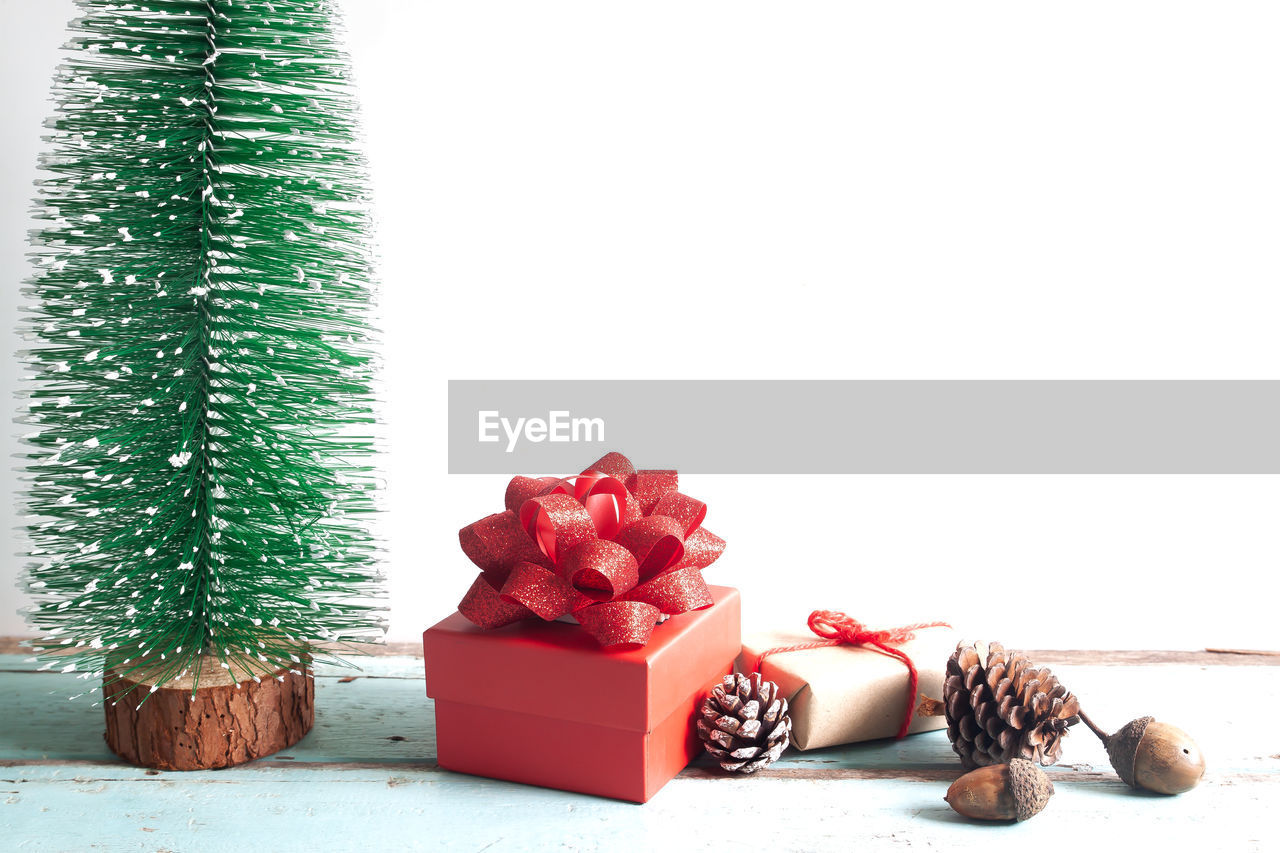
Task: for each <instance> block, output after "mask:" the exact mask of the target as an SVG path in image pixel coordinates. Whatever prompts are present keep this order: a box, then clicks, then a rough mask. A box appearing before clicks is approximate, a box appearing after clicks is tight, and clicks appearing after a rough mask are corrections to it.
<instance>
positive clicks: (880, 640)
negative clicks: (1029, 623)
mask: <svg viewBox="0 0 1280 853" xmlns="http://www.w3.org/2000/svg"><path fill="white" fill-rule="evenodd" d="M950 627H951V625H949V624H948V623H946V622H916V623H915V624H913V625H903V626H902V627H900V628H885V629H882V630H879V631H871V630H868V628H867V626H866V625H863V624H862V623H861V622H859V621H858V620H857V619H854V618H853V617H852V616H849V615H847V614H844V613H841V612H840V611H838V610H815V611H813V612H812V613H810V614H809V630H811V631H813V633H815V634H817V635H818V636H819V637H822V639H821V640H814V641H813V642H810V643H797V644H796V645H794V646H779V647H777V648H773V649H765V650H764V651H763V652H761V653H760V656H759V657H758V658H756V665H755V671H756V672H759V671H760V667H761V665H762V664H763V663H764V659H765V658H767V657H768V656H769V655H776V654H781V653H783V652H799V651H804V650H805V649H820V648H824V647H826V646H846V645H847V646H871V647H873V648H875V649H877V650H878V651H880V652H882V653H883V654H886V655H889V656H890V657H895V658H897V659H898V660H900V661H902V662H903V664H905V665H906V667H907V675H908V688H907V709H906V712H905V713H904V714H903V715H902V725H900V726H899V727H898V734H897V735H896V736H895V737H897V738H899V739H901V738H904V737H906V736H907V729H908V728H909V727H910V726H911V716H912V711H913V710H914V709H915V707H916V696H917V694H918V693H919V688H920V673H918V672H917V671H916V665H915V663H914V662H913V661H912V660H911V657H910V656H909V655H908V654H907V653H906V652H904V651H902V649H899V648H895V646H900V645H902V644H903V643H905V642H907V641H909V640H913V639H915V636H916V633H915V632H916V631H919V630H921V629H922V628H950Z"/></svg>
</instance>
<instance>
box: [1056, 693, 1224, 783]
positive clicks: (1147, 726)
mask: <svg viewBox="0 0 1280 853" xmlns="http://www.w3.org/2000/svg"><path fill="white" fill-rule="evenodd" d="M1080 719H1082V720H1083V721H1084V723H1085V725H1087V726H1088V727H1089V728H1090V729H1092V730H1093V733H1094V734H1095V735H1097V736H1098V738H1099V739H1100V740H1101V741H1102V743H1103V745H1104V746H1105V747H1106V748H1107V757H1108V758H1110V759H1111V766H1112V767H1114V768H1115V771H1116V773H1117V774H1118V775H1119V776H1120V778H1121V779H1123V780H1124V782H1125V784H1127V785H1128V786H1129V787H1131V788H1140V789H1142V790H1145V791H1155V792H1156V793H1158V794H1182V793H1185V792H1186V791H1190V790H1191V789H1192V788H1194V787H1195V786H1196V785H1198V784H1200V779H1201V778H1202V777H1203V776H1204V753H1202V752H1201V751H1200V747H1198V746H1196V742H1195V741H1194V740H1192V739H1191V736H1190V735H1189V734H1187V733H1186V732H1184V731H1183V730H1182V729H1180V728H1178V727H1177V726H1173V725H1170V724H1169V723H1161V722H1159V721H1157V720H1156V719H1155V718H1154V717H1139V718H1138V719H1136V720H1130V721H1129V722H1128V723H1126V724H1125V725H1124V726H1123V727H1122V728H1121V729H1120V730H1119V731H1117V732H1115V733H1114V734H1107V733H1106V732H1105V731H1103V730H1102V729H1100V728H1098V727H1097V726H1096V725H1094V723H1093V721H1092V720H1090V719H1089V718H1088V717H1087V716H1085V714H1084V712H1081V714H1080Z"/></svg>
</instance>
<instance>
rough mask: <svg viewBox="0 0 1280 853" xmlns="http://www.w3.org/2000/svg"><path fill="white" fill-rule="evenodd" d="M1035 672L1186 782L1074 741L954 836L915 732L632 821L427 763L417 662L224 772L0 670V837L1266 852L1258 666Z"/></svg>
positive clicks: (1272, 749)
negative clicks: (1162, 787) (1131, 767)
mask: <svg viewBox="0 0 1280 853" xmlns="http://www.w3.org/2000/svg"><path fill="white" fill-rule="evenodd" d="M1088 654H1089V655H1093V654H1095V653H1088ZM1175 654H1177V655H1184V654H1186V653H1175ZM1040 658H1041V659H1042V660H1044V661H1046V662H1049V661H1053V663H1054V666H1055V671H1056V672H1058V674H1059V676H1060V677H1061V678H1062V680H1063V682H1064V683H1066V684H1067V685H1068V686H1069V687H1070V688H1071V689H1072V691H1073V692H1075V693H1077V694H1078V695H1080V696H1081V697H1082V699H1083V700H1084V701H1085V703H1086V707H1087V708H1088V709H1089V711H1090V714H1091V715H1092V716H1093V717H1094V719H1096V720H1097V721H1098V722H1099V723H1100V724H1104V725H1110V726H1118V725H1120V724H1122V723H1123V722H1124V721H1126V720H1128V719H1130V718H1132V717H1135V716H1139V715H1141V714H1148V713H1150V714H1154V715H1155V716H1157V717H1158V718H1159V719H1164V720H1168V721H1169V722H1172V723H1175V724H1177V725H1180V726H1182V727H1183V728H1185V729H1186V730H1187V731H1189V732H1191V733H1192V734H1194V735H1195V737H1196V739H1197V740H1198V741H1199V743H1200V746H1201V747H1202V748H1203V749H1204V751H1205V754H1206V755H1207V757H1208V762H1209V769H1208V775H1207V776H1206V779H1205V781H1204V782H1203V783H1202V784H1201V785H1200V787H1198V788H1196V789H1195V790H1193V791H1191V792H1190V793H1187V794H1184V795H1182V796H1179V797H1159V796H1155V795H1144V794H1142V793H1139V792H1133V791H1131V790H1130V789H1129V788H1127V787H1126V786H1125V785H1124V783H1123V782H1121V781H1120V780H1119V778H1117V777H1116V775H1115V773H1114V772H1112V770H1111V767H1110V765H1109V764H1108V762H1107V757H1106V754H1105V752H1104V750H1103V749H1102V745H1101V744H1100V743H1099V742H1098V741H1097V740H1096V739H1095V738H1094V737H1093V736H1092V735H1090V734H1089V732H1087V731H1084V730H1083V729H1082V728H1080V727H1077V729H1076V730H1073V731H1072V733H1071V735H1070V736H1069V738H1068V742H1067V744H1066V747H1065V749H1064V751H1063V756H1064V761H1065V763H1063V764H1061V765H1058V766H1056V767H1053V768H1049V770H1048V773H1049V775H1050V777H1051V778H1052V779H1053V781H1054V785H1055V787H1056V789H1057V793H1056V794H1055V795H1054V798H1053V801H1052V802H1051V803H1050V805H1049V807H1048V808H1046V809H1045V811H1044V812H1042V813H1041V814H1039V815H1037V816H1036V817H1035V818H1034V819H1032V820H1030V821H1027V822H1026V823H1023V824H1018V825H1013V826H999V827H988V826H975V825H972V824H968V823H965V822H963V821H962V819H960V818H959V817H958V816H956V815H955V814H954V813H952V812H951V810H950V809H949V808H948V807H947V805H946V804H945V803H944V802H943V801H942V796H943V794H944V793H945V792H946V789H947V785H948V784H949V783H950V782H951V781H952V780H953V779H955V778H956V776H958V775H959V772H960V770H959V765H958V762H957V761H956V758H955V756H954V755H953V754H952V752H951V749H950V745H949V744H948V742H947V739H946V737H945V734H944V733H943V732H931V733H928V734H922V735H915V736H912V737H910V738H907V739H906V740H904V741H893V740H888V741H875V742H871V743H866V744H858V745H855V746H845V747H835V748H832V749H823V750H817V751H812V752H803V753H801V752H794V751H791V752H788V753H787V754H785V755H784V756H783V757H782V759H780V760H779V761H778V763H777V764H775V765H773V766H772V767H771V768H769V769H768V770H767V771H765V772H764V773H763V774H761V775H759V776H756V777H753V778H747V779H739V778H724V777H722V776H721V775H720V774H719V773H718V772H717V771H716V770H715V768H714V767H713V766H712V765H709V764H707V763H705V762H698V763H696V764H695V765H694V766H692V767H690V768H689V769H687V770H686V771H685V772H684V773H682V774H681V775H680V776H679V777H677V778H676V779H675V780H674V781H673V782H671V783H670V784H669V785H667V787H666V788H665V789H663V790H662V791H661V792H659V793H658V795H657V796H656V797H655V798H654V799H653V800H652V801H650V802H649V803H648V804H647V805H644V806H636V805H631V804H627V803H617V802H613V801H609V800H602V799H599V798H595V797H588V796H582V795H576V794H567V793H563V792H558V791H548V790H543V789H539V788H531V787H527V786H523V785H516V784H511V783H506V782H499V781H494V780H488V779H479V778H475V777H470V776H462V775H459V774H454V773H450V772H448V771H444V770H441V769H439V768H438V767H437V766H436V765H435V761H434V756H435V729H434V725H433V719H432V709H431V704H430V701H429V700H428V699H427V698H426V697H425V695H424V689H423V683H422V663H421V661H420V660H418V659H415V658H411V657H395V656H376V657H369V658H365V659H362V660H358V661H357V663H358V664H359V666H360V667H361V669H360V670H351V669H343V668H338V667H320V668H318V669H317V673H316V679H315V682H314V683H315V693H316V716H315V726H314V728H313V729H312V731H311V733H310V734H309V735H307V737H305V738H303V739H302V740H301V741H299V742H298V743H297V744H296V745H294V746H292V747H290V748H288V749H285V750H282V751H281V752H279V753H277V754H276V755H274V756H271V757H268V758H264V759H261V760H258V761H253V762H250V763H248V764H244V765H241V766H239V767H231V768H227V769H225V770H218V771H207V772H206V771H196V772H189V773H170V772H163V771H156V770H145V769H142V768H138V767H131V766H129V765H127V764H123V763H121V762H119V761H118V760H116V759H115V758H114V756H112V754H111V752H110V751H109V750H108V749H107V748H106V745H105V744H104V743H103V740H102V718H101V716H100V715H101V710H100V709H97V708H93V707H91V706H92V703H93V702H94V701H96V698H97V697H96V696H95V695H94V694H92V693H90V694H88V695H85V696H82V697H80V698H79V699H76V700H75V701H67V699H68V698H69V697H71V696H74V695H76V694H78V693H81V692H82V691H84V690H85V689H86V688H87V687H90V686H92V685H91V684H90V682H88V681H79V680H77V679H76V678H75V677H74V676H73V675H61V674H56V673H50V672H35V671H34V670H35V668H36V666H37V665H36V664H34V663H30V662H28V659H27V657H25V656H7V657H5V656H0V720H3V725H0V829H4V830H7V832H8V834H7V835H6V836H5V838H6V846H7V847H9V848H13V849H18V850H80V849H90V848H92V849H103V850H117V849H118V850H125V849H128V850H136V849H141V850H162V849H163V850H183V851H197V853H198V851H203V850H211V851H220V850H225V849H228V848H229V847H233V846H236V845H239V844H247V845H255V846H257V847H261V848H265V849H271V850H273V851H275V850H282V851H289V850H308V851H314V850H327V849H364V848H370V849H377V850H404V849H430V850H435V849H443V850H463V851H479V850H488V851H491V853H492V851H504V850H510V851H514V850H531V849H539V850H540V849H570V850H582V851H591V850H602V851H603V850H607V851H623V853H627V851H632V850H635V851H639V850H652V849H661V850H669V851H675V850H680V851H684V850H692V851H699V850H707V851H713V850H714V851H721V850H723V849H725V847H726V846H734V845H735V844H737V843H739V841H736V840H740V839H749V843H750V844H751V845H752V846H753V847H755V846H760V847H764V848H766V849H776V850H780V851H787V850H849V849H871V850H896V849H902V850H949V851H960V853H964V851H979V850H981V851H990V850H993V849H1018V848H1019V847H1026V848H1027V849H1034V850H1036V851H1037V853H1042V851H1048V853H1052V851H1057V850H1062V851H1071V853H1080V851H1081V850H1088V849H1098V850H1111V849H1117V848H1123V847H1126V846H1132V847H1136V848H1137V849H1148V848H1154V847H1156V846H1159V847H1162V848H1166V849H1170V850H1233V851H1234V850H1244V851H1248V850H1271V849H1280V822H1277V821H1275V820H1274V816H1273V811H1274V802H1275V801H1276V799H1277V797H1280V740H1278V739H1277V737H1276V735H1275V734H1274V733H1273V727H1272V725H1271V724H1270V720H1269V718H1268V716H1267V715H1266V714H1265V713H1259V712H1258V711H1257V709H1258V708H1269V707H1275V706H1276V703H1278V702H1280V667H1276V666H1274V665H1262V666H1258V665H1254V666H1245V667H1242V666H1233V665H1225V664H1222V665H1206V664H1203V663H1201V662H1199V660H1200V659H1198V658H1192V659H1190V661H1186V660H1185V659H1184V662H1171V661H1170V660H1169V659H1168V658H1164V659H1163V662H1162V663H1160V664H1159V665H1152V664H1151V662H1150V661H1148V662H1146V663H1138V662H1134V661H1133V659H1132V658H1130V659H1129V662H1126V663H1101V662H1098V661H1097V660H1093V659H1092V658H1085V657H1077V658H1072V657H1071V656H1069V655H1064V656H1063V658H1064V661H1069V662H1062V663H1058V662H1057V661H1054V660H1053V659H1052V658H1051V657H1049V656H1048V655H1046V654H1041V655H1040ZM352 676H355V677H354V678H352ZM1239 697H1247V698H1248V701H1240V700H1239Z"/></svg>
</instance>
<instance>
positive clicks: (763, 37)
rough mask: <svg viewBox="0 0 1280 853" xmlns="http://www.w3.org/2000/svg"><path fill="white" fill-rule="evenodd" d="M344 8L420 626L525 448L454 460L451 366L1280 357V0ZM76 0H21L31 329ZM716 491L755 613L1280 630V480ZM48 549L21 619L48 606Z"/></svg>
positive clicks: (11, 226)
mask: <svg viewBox="0 0 1280 853" xmlns="http://www.w3.org/2000/svg"><path fill="white" fill-rule="evenodd" d="M339 5H340V6H341V7H343V8H344V9H345V12H346V18H347V24H348V26H349V30H350V44H351V49H352V54H353V60H354V63H355V70H356V74H357V76H358V78H359V81H360V83H361V84H362V89H363V99H364V110H365V120H366V131H367V135H368V144H369V156H370V160H371V163H372V167H373V171H374V179H375V191H376V194H377V201H378V205H379V218H380V221H381V224H380V242H381V247H382V255H383V264H382V274H383V279H384V290H383V304H382V311H383V314H384V317H385V320H384V324H385V331H386V358H387V365H386V371H385V379H386V399H387V417H388V424H389V427H388V433H389V443H390V452H389V454H388V456H387V458H386V461H385V467H386V470H387V486H388V488H387V491H386V498H387V506H388V514H387V516H386V526H387V528H388V532H389V537H388V544H389V557H388V571H389V573H390V576H391V608H392V628H391V634H390V637H391V639H393V640H412V639H415V638H416V637H417V636H418V634H419V633H420V632H421V630H422V629H423V628H424V627H425V626H426V625H427V624H429V623H430V622H432V621H434V620H436V619H438V618H440V617H442V616H444V615H445V614H447V613H448V612H449V611H451V610H452V608H453V606H454V604H455V603H456V601H457V599H458V598H459V597H460V596H461V594H462V593H463V591H464V590H465V589H466V587H467V585H468V584H469V583H470V581H471V578H472V575H473V571H474V570H473V569H472V568H471V567H470V564H469V563H468V562H467V561H466V560H465V558H463V557H462V555H461V553H460V552H459V551H458V548H457V540H456V537H455V531H456V530H457V528H459V527H461V526H462V525H464V524H466V523H468V522H470V521H472V520H474V519H476V518H479V517H480V516H482V515H485V514H488V513H490V512H493V511H496V510H498V509H500V508H501V502H502V490H503V487H504V482H505V481H504V478H502V477H478V476H477V477H461V476H453V477H451V476H449V475H447V473H446V439H445V405H446V396H445V391H446V385H445V383H446V380H447V379H450V378H455V379H462V378H608V377H620V378H1046V379H1052V378H1277V372H1278V371H1277V356H1278V349H1280V348H1278V345H1277V335H1276V325H1277V318H1278V316H1280V314H1278V311H1277V309H1278V308H1280V304H1278V303H1280V297H1278V296H1277V283H1278V280H1280V276H1278V273H1280V252H1277V250H1276V247H1277V234H1280V201H1278V200H1280V156H1277V152H1278V151H1280V111H1277V109H1276V104H1277V102H1278V101H1277V99H1278V96H1280V92H1278V91H1277V90H1278V89H1280V52H1278V51H1276V50H1275V44H1276V37H1277V34H1278V33H1280V28H1278V26H1277V25H1278V24H1280V7H1276V6H1275V4H1272V3H1264V2H1258V3H1248V2H1221V3H1215V4H1203V3H1190V2H1171V0H1160V2H1122V1H1121V0H1104V2H1077V3H1073V4H1069V5H1065V6H1064V5H1061V4H1028V3H1025V2H1006V3H984V4H954V3H911V4H869V3H853V2H848V0H841V2H834V3H818V2H810V3H803V4H778V3H774V2H744V0H734V2H689V0H680V2H658V0H649V2H644V3H626V4H624V3H600V2H552V1H551V0H538V2H528V0H522V1H521V2H485V3H474V2H463V0H453V2H409V0H402V2H398V3H397V2H392V0H381V2H378V0H358V2H356V1H355V0H349V2H344V3H340V4H339ZM73 14H74V10H73V7H72V4H71V3H70V2H68V0H0V21H2V22H3V24H2V25H0V281H2V282H3V286H2V287H0V293H2V294H3V298H2V300H0V306H2V308H3V315H2V316H0V325H2V326H3V327H4V329H5V330H6V335H8V330H9V329H11V328H12V327H13V325H14V322H15V318H16V310H17V306H16V300H17V298H18V297H17V295H16V291H17V288H18V286H19V283H20V282H21V280H22V279H24V278H25V277H26V275H27V270H26V267H25V261H24V258H23V252H24V251H25V249H24V241H25V230H26V228H27V227H28V223H27V204H28V200H29V199H30V197H31V195H32V191H31V186H30V182H31V180H32V179H33V178H34V177H35V160H36V156H37V152H38V150H39V147H40V143H39V135H40V133H41V127H40V122H41V120H42V119H43V118H44V116H45V115H46V114H47V113H48V112H49V110H50V105H49V103H48V102H47V98H48V91H49V86H48V83H49V80H50V75H51V73H52V71H53V68H54V65H55V64H56V62H57V61H58V53H57V50H56V48H57V46H58V45H60V44H61V43H62V42H63V40H64V32H63V28H64V25H65V23H66V21H67V20H69V19H70V18H71V17H72V16H73ZM4 341H5V345H4V349H5V350H6V351H12V350H14V349H16V348H17V347H18V345H19V344H18V341H17V339H16V337H13V336H7V337H5V338H4ZM16 369H17V368H16V363H15V361H14V360H13V359H11V358H9V357H7V356H6V358H5V360H4V362H3V389H0V390H2V391H3V393H4V395H5V398H6V399H8V398H9V395H10V393H11V391H12V389H13V388H14V386H15V384H16V381H15V378H14V377H15V372H16ZM673 416H678V414H677V413H673ZM14 431H15V432H16V428H15V429H14ZM841 436H842V431H841V425H840V424H825V423H814V424H812V425H811V427H810V431H809V432H808V433H806V434H804V435H790V436H778V437H777V440H778V441H780V442H789V441H796V442H798V441H804V442H815V441H816V442H831V443H838V442H840V441H841V440H842V437H841ZM619 449H620V450H623V451H625V450H626V448H619ZM4 450H5V452H6V455H8V454H9V453H13V452H17V445H16V443H14V442H12V441H10V442H9V443H7V444H6V445H5V446H4ZM584 453H586V454H590V451H584ZM592 458H594V456H592ZM589 461H591V459H584V464H585V463H586V462H589ZM635 461H636V462H637V463H638V464H639V465H640V466H641V467H664V460H661V459H637V460H635ZM558 473H567V472H558ZM4 484H5V493H4V494H3V495H0V512H2V513H3V514H2V515H0V524H3V526H4V527H5V528H6V529H10V528H12V527H13V526H15V525H16V524H17V517H16V515H14V514H11V511H10V507H11V504H12V500H11V493H12V491H13V481H12V478H11V477H7V478H6V479H5V483H4ZM682 485H683V488H684V490H685V491H687V492H688V493H690V494H693V495H695V496H697V497H700V498H702V499H704V500H706V501H707V502H708V503H709V504H710V505H711V511H710V515H709V516H708V527H710V528H711V529H712V530H714V531H715V532H717V533H719V534H721V535H722V536H724V537H725V538H726V539H728V540H729V550H728V552H727V553H726V556H725V557H724V558H723V560H722V561H721V562H720V563H717V564H716V565H715V566H713V567H711V568H710V569H708V571H707V576H708V578H709V579H710V580H711V581H713V582H718V583H730V584H733V585H735V586H738V587H739V588H741V589H742V591H743V593H744V598H745V602H746V617H747V627H748V628H749V629H750V628H753V627H765V626H782V625H784V624H785V625H794V626H795V627H797V628H802V626H803V624H804V620H805V617H806V616H807V614H808V612H809V610H811V609H813V608H815V607H829V608H842V609H845V610H847V611H849V612H850V613H852V614H853V615H855V616H858V617H861V618H862V619H864V620H865V621H867V622H868V623H870V624H879V623H887V622H893V621H896V620H917V619H937V618H949V619H951V620H952V621H953V622H955V623H956V624H957V625H959V626H960V627H961V628H962V629H963V630H964V631H965V632H966V633H968V634H970V635H972V636H975V637H977V636H982V637H986V638H998V639H1002V640H1004V641H1005V642H1007V643H1010V644H1013V645H1019V646H1024V647H1054V646H1058V647H1100V648H1101V647H1138V648H1141V647H1146V648H1157V647H1168V648H1198V647H1202V646H1205V645H1217V646H1238V647H1276V646H1277V637H1276V634H1275V630H1274V629H1273V628H1272V627H1271V624H1270V619H1271V616H1270V614H1271V611H1272V608H1273V599H1272V595H1273V593H1272V588H1273V586H1274V582H1273V580H1272V579H1273V577H1274V573H1275V570H1276V569H1277V567H1278V566H1280V540H1278V538H1277V532H1276V531H1277V518H1280V480H1278V479H1277V478H1275V477H1184V476H1163V477H1036V476H1022V477H926V476H913V477H807V478H786V477H773V478H756V477H747V476H736V477H733V476H715V477H712V476H701V477H698V476H690V477H687V478H685V479H684V481H683V483H682ZM19 547H20V546H19V545H18V544H17V543H16V542H15V545H14V547H13V548H5V549H3V550H4V553H3V554H0V561H2V562H0V604H2V605H3V606H0V634H12V633H23V632H25V628H24V625H23V622H22V619H21V617H20V616H19V615H18V614H17V613H16V612H15V610H16V609H17V608H18V607H19V606H21V604H22V598H21V596H20V595H19V594H18V592H17V591H16V588H15V587H14V586H13V583H14V578H15V577H16V576H17V574H18V569H19V565H20V562H21V559H20V558H19V557H17V556H16V555H14V554H13V553H12V552H13V551H16V550H18V548H19Z"/></svg>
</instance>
